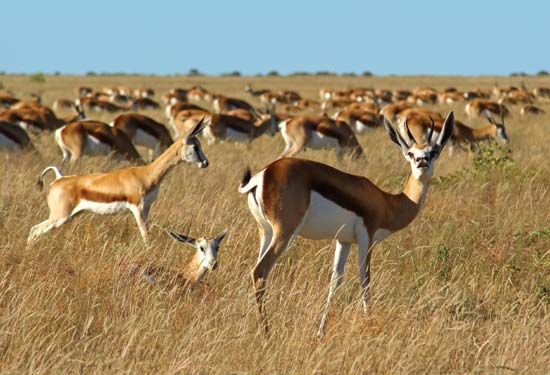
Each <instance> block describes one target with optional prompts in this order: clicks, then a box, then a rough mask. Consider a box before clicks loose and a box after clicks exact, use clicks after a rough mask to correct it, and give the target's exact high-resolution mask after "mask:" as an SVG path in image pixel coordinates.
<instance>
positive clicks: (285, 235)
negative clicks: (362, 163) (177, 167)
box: [239, 112, 454, 336]
mask: <svg viewBox="0 0 550 375" xmlns="http://www.w3.org/2000/svg"><path fill="white" fill-rule="evenodd" d="M453 125H454V116H453V113H452V112H450V113H449V115H448V116H447V118H446V120H445V125H444V126H443V130H442V131H441V133H440V135H439V137H438V138H437V141H435V142H432V139H431V135H432V134H433V132H432V133H430V136H429V137H428V142H427V143H420V144H418V143H415V142H414V141H413V140H412V139H411V138H410V137H409V136H408V133H409V132H407V134H405V137H403V136H402V135H401V134H400V133H399V131H397V130H396V129H395V127H394V126H393V125H392V124H391V123H390V122H389V121H388V120H386V121H385V127H386V131H387V133H388V135H389V137H390V139H391V140H392V142H394V143H395V144H396V145H398V146H399V147H400V149H401V151H402V152H403V156H404V157H405V160H407V161H408V162H409V164H410V167H411V174H410V176H409V178H408V180H407V182H406V183H405V186H404V188H403V190H402V192H401V193H399V194H390V193H387V192H385V191H383V190H381V189H380V188H378V187H377V186H376V185H375V184H373V183H372V182H371V181H369V180H368V179H366V178H365V177H362V176H355V175H351V174H348V173H345V172H342V171H339V170H338V169H335V168H332V167H330V166H328V165H325V164H321V163H317V162H314V161H309V160H302V159H295V158H285V159H279V160H277V161H275V162H273V163H271V164H270V165H268V166H267V167H265V168H264V169H263V170H261V171H260V172H259V173H257V174H256V175H255V176H253V177H252V176H251V172H250V170H249V169H247V170H246V171H245V174H244V176H243V179H242V182H241V185H240V187H239V192H240V193H242V194H247V198H248V199H247V200H248V207H249V209H250V212H251V213H252V215H253V216H254V218H255V219H256V221H257V223H258V229H259V232H260V250H259V254H258V260H257V263H256V266H255V267H254V269H253V271H252V279H253V287H254V290H255V295H256V302H257V304H258V309H259V313H260V317H261V321H262V325H263V329H264V330H265V331H266V332H267V329H268V325H267V315H266V312H265V308H264V294H265V292H266V282H267V278H268V276H269V273H270V271H271V269H272V268H273V266H274V265H275V263H276V261H277V259H278V258H279V257H280V256H281V255H282V254H283V253H284V251H285V250H286V249H287V247H288V245H289V244H290V242H291V241H292V239H293V238H294V237H295V236H302V237H305V238H309V239H314V240H320V239H335V240H336V250H335V254H334V263H333V268H332V278H331V281H330V287H329V293H328V298H327V302H326V305H325V308H324V311H323V314H322V317H321V323H320V325H319V330H318V335H319V336H322V335H324V332H325V326H326V323H327V316H328V311H329V307H330V303H331V301H332V298H333V296H334V293H335V291H336V289H337V288H338V286H339V285H340V283H341V281H342V276H343V273H344V267H345V264H346V259H347V257H348V254H349V249H350V246H351V244H353V243H357V244H358V250H359V252H358V259H359V279H360V281H361V288H362V302H363V308H364V309H366V306H367V302H368V294H369V293H368V291H369V283H370V259H371V254H372V251H371V249H372V247H373V246H374V245H375V244H376V243H379V242H381V241H383V240H384V239H385V238H386V237H387V236H388V235H390V234H391V233H393V232H396V231H398V230H401V229H403V228H405V227H406V226H407V225H409V224H410V223H411V222H412V221H413V219H414V218H415V217H416V216H417V215H418V213H419V211H420V209H421V208H422V206H423V205H424V202H425V200H426V194H427V192H428V184H429V180H430V178H431V177H432V175H433V173H434V164H435V161H436V160H437V159H438V157H439V155H440V153H441V150H442V149H443V147H444V146H445V144H446V143H447V140H448V139H449V138H450V136H451V134H452V131H453Z"/></svg>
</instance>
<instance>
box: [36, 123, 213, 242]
mask: <svg viewBox="0 0 550 375" xmlns="http://www.w3.org/2000/svg"><path fill="white" fill-rule="evenodd" d="M203 127H204V122H203V121H199V122H198V123H197V125H196V126H195V128H194V129H193V130H192V131H191V132H190V133H189V134H188V135H187V136H185V137H183V138H181V139H178V140H177V141H176V142H174V144H173V145H172V146H170V147H169V148H168V149H167V150H166V151H164V153H163V154H162V155H160V156H159V157H158V158H157V159H155V160H154V161H153V162H151V163H150V164H147V165H144V166H139V167H131V168H124V169H119V170H115V171H112V172H108V173H95V174H89V175H82V176H63V175H62V174H61V173H60V172H59V170H58V169H57V168H56V167H48V168H46V169H45V170H44V171H43V172H42V174H41V175H40V178H39V180H38V186H39V188H40V189H42V186H43V179H44V175H45V174H46V173H47V172H48V171H54V173H55V180H54V181H53V182H52V183H50V189H49V192H48V197H47V201H48V207H49V209H50V216H49V218H48V219H47V220H45V221H43V222H41V223H39V224H37V225H35V226H34V227H32V229H31V231H30V233H29V237H28V240H27V242H28V243H29V244H30V243H32V242H33V241H34V240H35V239H36V238H37V237H39V236H41V235H43V234H44V233H46V232H49V231H50V230H52V229H54V228H58V227H60V226H61V225H63V224H65V223H67V222H68V221H69V220H71V218H72V217H73V216H74V215H76V214H77V213H79V212H81V211H91V212H94V213H97V214H113V213H118V212H121V211H124V210H129V211H130V212H131V213H132V214H133V215H134V218H135V220H136V223H137V226H138V228H139V231H140V233H141V237H142V238H143V241H144V242H145V244H148V243H149V237H148V234H147V224H146V223H147V218H148V216H149V210H150V208H151V205H152V204H153V202H154V201H155V200H156V199H157V196H158V193H159V188H160V184H161V182H162V181H163V179H164V177H165V176H166V174H167V173H168V172H169V171H170V170H171V169H172V168H173V167H174V166H175V165H177V164H178V163H180V162H188V163H193V164H196V165H197V166H198V167H200V168H206V167H208V159H207V158H206V156H205V155H204V153H203V152H202V149H201V144H200V142H199V140H198V139H197V137H196V136H197V134H199V133H200V132H201V131H202V129H203Z"/></svg>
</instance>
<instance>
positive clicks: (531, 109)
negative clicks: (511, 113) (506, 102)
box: [519, 104, 546, 115]
mask: <svg viewBox="0 0 550 375" xmlns="http://www.w3.org/2000/svg"><path fill="white" fill-rule="evenodd" d="M519 113H520V114H521V115H543V114H545V113H546V111H545V110H544V109H542V108H539V107H537V106H535V105H532V104H527V105H524V106H523V107H521V109H520V110H519Z"/></svg>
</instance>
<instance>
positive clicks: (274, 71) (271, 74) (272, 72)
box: [266, 70, 279, 77]
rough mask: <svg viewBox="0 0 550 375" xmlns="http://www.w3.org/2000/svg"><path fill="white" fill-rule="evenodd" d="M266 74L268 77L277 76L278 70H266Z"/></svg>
mask: <svg viewBox="0 0 550 375" xmlns="http://www.w3.org/2000/svg"><path fill="white" fill-rule="evenodd" d="M266 76H268V77H278V76H279V72H278V71H276V70H270V71H269V72H267V74H266Z"/></svg>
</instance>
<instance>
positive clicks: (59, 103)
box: [52, 98, 75, 112]
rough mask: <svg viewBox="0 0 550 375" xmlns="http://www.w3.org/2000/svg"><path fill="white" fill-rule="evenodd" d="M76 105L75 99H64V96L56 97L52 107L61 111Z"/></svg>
mask: <svg viewBox="0 0 550 375" xmlns="http://www.w3.org/2000/svg"><path fill="white" fill-rule="evenodd" d="M74 106H75V103H74V100H72V99H64V98H59V99H56V100H55V101H54V102H53V104H52V108H53V110H54V111H56V112H59V111H61V110H64V109H73V108H74Z"/></svg>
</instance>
